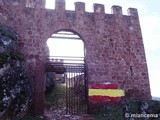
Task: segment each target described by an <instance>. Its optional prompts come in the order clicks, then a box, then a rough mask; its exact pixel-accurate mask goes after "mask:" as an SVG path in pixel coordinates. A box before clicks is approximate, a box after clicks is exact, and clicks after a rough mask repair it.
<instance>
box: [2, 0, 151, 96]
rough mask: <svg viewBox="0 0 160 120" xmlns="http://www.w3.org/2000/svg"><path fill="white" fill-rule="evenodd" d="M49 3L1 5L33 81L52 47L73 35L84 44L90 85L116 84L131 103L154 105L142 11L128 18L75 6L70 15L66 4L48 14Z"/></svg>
mask: <svg viewBox="0 0 160 120" xmlns="http://www.w3.org/2000/svg"><path fill="white" fill-rule="evenodd" d="M44 6H45V2H44V0H39V1H38V0H35V1H32V0H26V3H25V2H24V1H23V2H22V0H4V1H2V2H0V23H1V24H5V25H8V26H10V27H12V28H13V29H14V30H15V31H16V32H17V33H18V34H19V38H20V41H19V49H20V51H21V52H23V53H24V54H25V56H26V59H27V63H28V71H29V76H30V79H31V81H32V82H33V83H34V79H35V65H36V64H35V63H36V58H40V59H42V60H44V61H45V58H46V56H48V54H49V53H48V48H47V44H46V41H47V39H48V38H49V37H50V36H51V35H52V34H53V33H55V32H57V31H60V30H69V31H72V32H75V33H77V34H78V35H79V36H80V37H81V38H82V39H83V41H84V45H85V49H86V55H85V59H86V63H87V65H88V80H89V84H93V83H103V82H111V83H114V84H118V85H119V88H121V89H124V90H125V91H126V96H128V99H150V98H151V93H150V86H149V78H148V70H147V63H146V58H145V51H144V46H143V39H142V34H141V27H140V24H139V17H138V12H137V9H135V8H129V9H128V15H123V14H122V8H121V7H120V6H112V8H111V9H112V13H111V14H106V13H105V12H104V11H105V10H104V9H105V7H104V5H101V4H94V12H93V13H89V12H86V11H85V4H84V3H82V2H76V3H75V11H69V10H65V2H64V0H56V6H55V9H54V10H52V9H45V7H44Z"/></svg>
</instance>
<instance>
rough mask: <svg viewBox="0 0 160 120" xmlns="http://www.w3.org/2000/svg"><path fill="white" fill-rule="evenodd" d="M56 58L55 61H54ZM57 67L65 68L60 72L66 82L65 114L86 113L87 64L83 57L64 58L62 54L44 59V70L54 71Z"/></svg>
mask: <svg viewBox="0 0 160 120" xmlns="http://www.w3.org/2000/svg"><path fill="white" fill-rule="evenodd" d="M62 58H63V59H62ZM56 60H57V62H55V61H56ZM52 61H53V62H52ZM55 68H56V69H55ZM58 68H65V71H64V72H62V74H64V75H65V82H66V114H83V113H87V112H88V94H87V93H88V84H87V76H86V75H87V74H86V73H87V66H86V64H85V61H84V58H83V57H66V58H65V57H64V56H58V57H57V56H51V57H48V58H47V61H46V71H51V72H56V70H58Z"/></svg>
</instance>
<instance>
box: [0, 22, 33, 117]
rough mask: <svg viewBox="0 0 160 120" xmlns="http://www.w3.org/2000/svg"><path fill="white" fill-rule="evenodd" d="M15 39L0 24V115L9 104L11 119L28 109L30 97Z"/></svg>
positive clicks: (12, 34) (22, 60) (13, 33)
mask: <svg viewBox="0 0 160 120" xmlns="http://www.w3.org/2000/svg"><path fill="white" fill-rule="evenodd" d="M17 39H18V35H17V34H16V33H15V32H14V31H13V30H11V29H10V28H8V27H6V26H3V25H1V24H0V115H1V113H2V112H3V111H4V110H5V109H6V108H8V106H9V105H10V104H11V105H10V107H9V109H10V115H11V117H12V119H14V118H16V117H17V116H20V115H21V113H22V112H25V111H26V110H27V109H28V107H29V103H30V101H31V96H32V91H31V89H30V88H31V86H30V83H29V81H28V80H27V74H26V70H25V62H24V57H23V54H21V53H19V52H18V51H17V48H16V47H17V45H16V42H17ZM9 103H10V104H9Z"/></svg>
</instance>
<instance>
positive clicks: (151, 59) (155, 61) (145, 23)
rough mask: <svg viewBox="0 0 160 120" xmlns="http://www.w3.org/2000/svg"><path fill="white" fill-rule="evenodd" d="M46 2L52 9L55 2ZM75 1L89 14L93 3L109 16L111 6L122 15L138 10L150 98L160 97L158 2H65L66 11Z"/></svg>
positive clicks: (109, 0)
mask: <svg viewBox="0 0 160 120" xmlns="http://www.w3.org/2000/svg"><path fill="white" fill-rule="evenodd" d="M46 1H47V4H46V7H47V8H54V5H55V4H54V2H55V0H46ZM76 1H81V2H85V3H86V11H89V12H93V3H101V4H104V5H105V11H106V13H109V14H111V7H112V5H119V6H122V9H123V14H124V15H127V9H128V8H129V7H133V8H137V9H138V13H139V18H140V23H141V29H142V35H143V41H144V46H145V51H146V57H147V63H148V69H149V77H150V86H151V92H152V96H156V97H160V92H158V91H160V87H159V85H160V7H159V5H160V0H153V1H152V0H132V1H131V0H66V9H67V10H74V2H76ZM65 45H67V43H65ZM66 49H69V48H66ZM76 52H77V51H76ZM79 54H80V53H79Z"/></svg>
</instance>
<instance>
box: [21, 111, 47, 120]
mask: <svg viewBox="0 0 160 120" xmlns="http://www.w3.org/2000/svg"><path fill="white" fill-rule="evenodd" d="M22 120H45V117H44V116H34V115H33V114H32V113H30V112H28V113H27V114H26V115H25V116H24V117H23V118H22Z"/></svg>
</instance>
